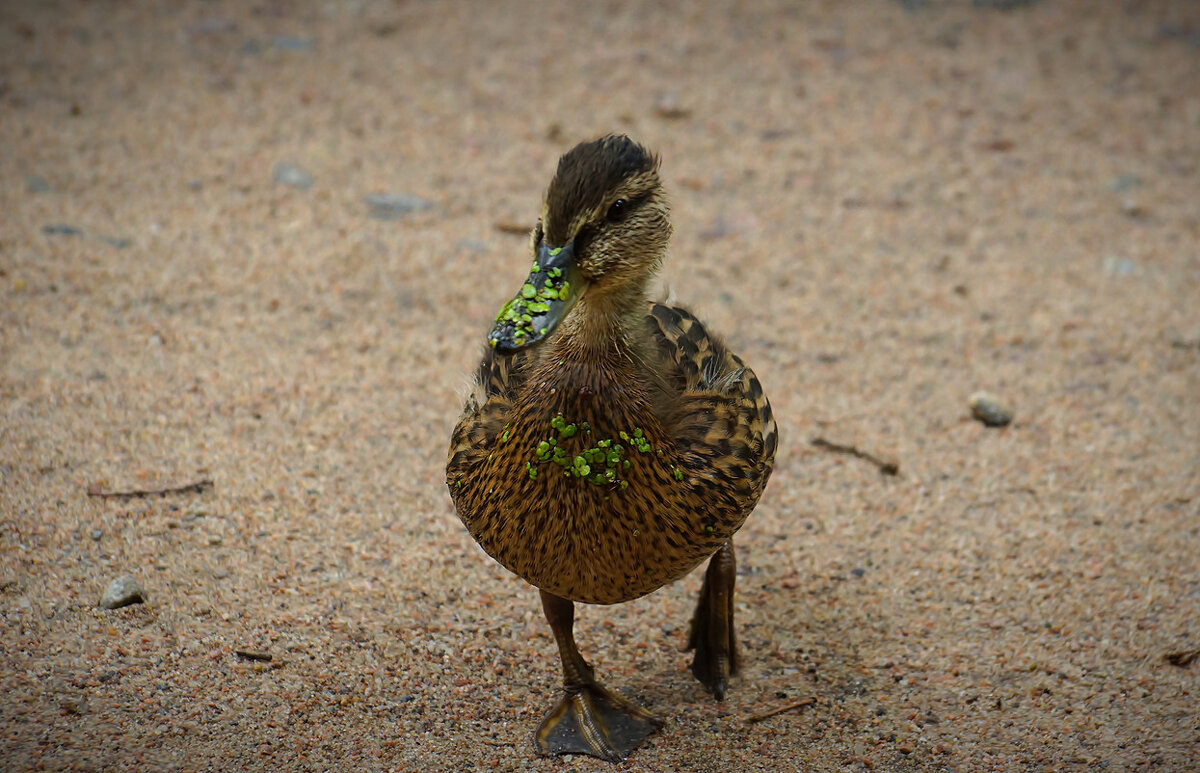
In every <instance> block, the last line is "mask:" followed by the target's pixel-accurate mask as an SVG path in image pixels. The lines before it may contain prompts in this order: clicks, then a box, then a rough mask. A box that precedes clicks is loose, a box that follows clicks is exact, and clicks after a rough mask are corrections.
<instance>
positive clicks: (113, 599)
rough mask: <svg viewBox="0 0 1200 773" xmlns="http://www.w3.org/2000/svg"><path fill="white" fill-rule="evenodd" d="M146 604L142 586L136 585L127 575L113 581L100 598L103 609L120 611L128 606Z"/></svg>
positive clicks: (131, 577)
mask: <svg viewBox="0 0 1200 773" xmlns="http://www.w3.org/2000/svg"><path fill="white" fill-rule="evenodd" d="M144 603H146V596H145V593H144V592H143V591H142V586H140V585H138V582H137V580H135V579H134V578H133V575H131V574H127V575H124V576H123V577H118V578H117V579H115V580H113V581H112V582H111V583H110V584H109V586H108V589H107V590H105V591H104V595H103V596H101V597H100V606H102V607H104V608H105V609H120V608H121V607H127V606H129V605H130V604H144Z"/></svg>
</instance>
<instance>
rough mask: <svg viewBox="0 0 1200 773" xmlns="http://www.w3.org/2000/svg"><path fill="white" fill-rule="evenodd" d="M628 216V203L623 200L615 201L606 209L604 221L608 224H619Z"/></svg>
mask: <svg viewBox="0 0 1200 773" xmlns="http://www.w3.org/2000/svg"><path fill="white" fill-rule="evenodd" d="M628 214H629V202H628V201H626V200H625V199H617V200H616V201H614V202H613V203H612V206H611V207H609V208H608V214H607V215H605V216H604V219H605V220H607V221H608V222H610V223H619V222H621V221H622V220H624V219H625V216H626V215H628Z"/></svg>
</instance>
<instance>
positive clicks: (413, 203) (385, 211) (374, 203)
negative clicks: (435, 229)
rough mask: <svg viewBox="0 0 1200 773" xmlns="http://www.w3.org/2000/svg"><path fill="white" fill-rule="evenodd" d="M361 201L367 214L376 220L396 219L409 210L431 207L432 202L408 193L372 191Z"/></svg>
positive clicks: (414, 210)
mask: <svg viewBox="0 0 1200 773" xmlns="http://www.w3.org/2000/svg"><path fill="white" fill-rule="evenodd" d="M363 201H365V202H366V204H367V210H368V214H369V215H370V216H371V217H373V218H375V219H376V220H396V219H398V218H401V217H404V216H405V215H407V214H408V213H410V212H420V211H422V210H426V209H430V208H431V207H433V202H431V201H429V200H428V199H423V198H421V197H420V196H414V195H412V194H410V193H372V194H370V195H369V196H367V197H365V198H364V199H363Z"/></svg>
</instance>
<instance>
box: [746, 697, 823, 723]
mask: <svg viewBox="0 0 1200 773" xmlns="http://www.w3.org/2000/svg"><path fill="white" fill-rule="evenodd" d="M814 703H816V701H815V700H813V699H812V698H801V699H800V700H795V701H792V702H791V703H785V704H783V705H782V706H776V707H775V708H773V709H770V710H769V711H764V712H762V713H761V714H751V715H750V716H748V717H746V724H747V725H753V724H755V723H756V722H762V721H763V720H764V719H770V718H771V717H774V716H776V715H778V714H782V713H783V712H785V711H792V710H794V709H802V708H804V707H805V706H811V705H813V704H814Z"/></svg>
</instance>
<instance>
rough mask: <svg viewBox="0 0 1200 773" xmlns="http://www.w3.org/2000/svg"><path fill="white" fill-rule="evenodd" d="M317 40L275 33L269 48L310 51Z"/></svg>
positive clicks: (315, 45)
mask: <svg viewBox="0 0 1200 773" xmlns="http://www.w3.org/2000/svg"><path fill="white" fill-rule="evenodd" d="M316 47H317V42H316V41H315V40H313V39H312V38H300V37H295V36H294V35H276V36H275V37H273V38H271V48H273V49H275V50H276V51H312V50H313V49H315V48H316Z"/></svg>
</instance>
